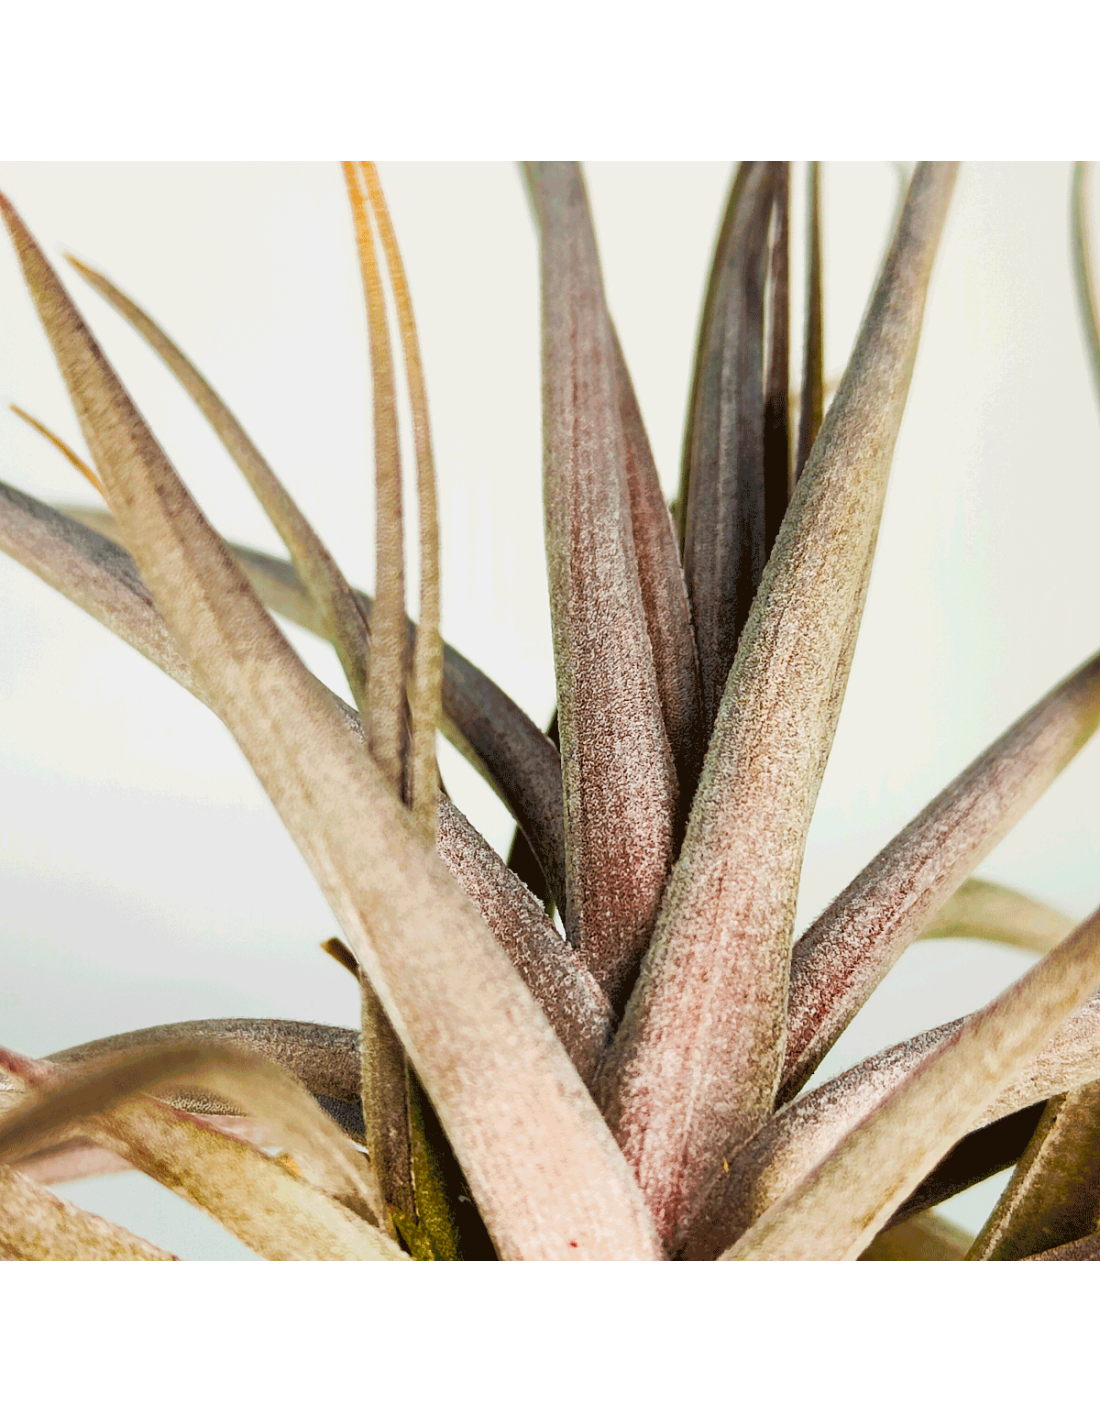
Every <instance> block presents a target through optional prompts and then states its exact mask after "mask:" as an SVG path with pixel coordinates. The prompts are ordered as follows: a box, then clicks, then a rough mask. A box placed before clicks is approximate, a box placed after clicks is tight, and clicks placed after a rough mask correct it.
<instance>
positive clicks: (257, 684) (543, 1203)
mask: <svg viewBox="0 0 1100 1422" xmlns="http://www.w3.org/2000/svg"><path fill="white" fill-rule="evenodd" d="M0 206H2V209H3V213H4V217H5V220H6V222H7V223H8V225H9V228H10V230H11V232H12V235H13V237H14V239H15V243H16V248H17V251H18V253H19V256H20V260H21V262H22V264H23V268H24V273H25V275H26V277H27V281H28V285H29V287H30V289H31V293H32V296H33V297H34V299H35V302H36V305H37V306H38V309H39V314H40V317H41V319H42V321H43V324H44V326H45V328H46V331H47V334H48V335H49V336H50V338H51V343H52V344H53V346H54V350H55V354H56V356H57V359H58V362H59V364H60V366H61V369H62V373H63V374H64V376H65V378H66V382H67V384H68V387H69V391H70V395H71V397H72V399H73V403H74V405H75V407H76V410H77V414H78V417H79V419H80V421H81V425H82V428H83V431H84V435H85V438H86V439H87V441H88V446H89V449H90V450H91V452H92V456H93V459H94V461H95V464H96V467H97V468H98V469H99V471H100V474H101V476H102V478H103V482H104V484H105V486H106V488H107V490H108V493H109V494H110V497H111V503H112V508H113V510H114V512H115V514H116V516H117V517H118V519H119V523H120V526H121V528H122V532H123V536H124V539H125V542H126V543H127V545H128V546H129V547H131V548H133V549H135V550H136V555H137V561H138V564H139V567H140V569H141V572H142V574H143V577H144V579H145V581H146V583H147V585H148V586H149V588H150V591H151V592H152V594H153V596H154V598H155V600H156V603H157V606H158V607H159V608H160V609H161V611H162V613H163V614H164V616H165V620H166V621H167V622H168V625H169V626H170V628H171V631H172V634H173V636H174V638H175V639H176V641H177V643H178V645H179V647H180V649H181V651H182V652H183V654H184V656H185V657H186V659H187V660H188V661H189V662H190V664H191V666H192V668H193V670H194V673H195V676H196V679H197V680H198V681H199V682H200V683H201V684H202V685H203V686H204V687H205V688H206V692H207V695H208V696H209V698H210V700H211V702H212V703H213V704H214V705H215V708H216V710H217V712H218V714H219V716H220V717H221V718H222V719H223V720H224V721H225V723H226V725H227V726H228V727H229V729H230V730H231V731H232V733H233V735H234V736H235V738H236V739H237V741H238V743H239V744H240V746H241V748H242V750H243V751H244V752H245V755H246V756H247V758H248V760H249V762H250V764H251V765H252V767H253V769H254V770H255V772H256V774H257V776H258V777H259V779H260V782H261V784H262V785H263V786H264V788H265V790H266V791H267V793H268V795H269V796H270V797H271V799H272V802H273V803H274V804H275V806H276V809H277V810H278V811H279V813H280V815H281V817H282V819H283V821H284V823H285V824H286V825H287V828H288V829H289V830H290V832H291V834H292V835H293V836H294V839H295V841H296V843H297V844H298V846H299V848H300V849H301V851H302V853H303V855H304V857H305V859H306V862H307V863H308V864H309V866H310V868H311V869H312V871H313V873H314V875H315V877H316V878H317V880H318V883H319V884H320V886H321V888H322V890H323V891H324V892H325V894H326V895H327V897H328V899H329V902H330V903H331V905H332V907H333V909H334V911H335V913H336V916H337V919H338V920H339V922H340V923H341V926H342V927H343V930H344V935H345V937H346V939H347V941H348V943H349V946H351V948H352V950H353V951H354V952H355V955H356V957H357V959H358V960H359V962H360V963H361V965H362V966H363V968H364V970H365V971H366V973H367V974H368V976H369V978H370V980H371V983H372V985H373V986H374V988H375V990H376V991H377V992H378V995H379V997H380V998H381V999H382V1003H383V1006H384V1007H385V1009H386V1014H387V1016H388V1017H389V1019H390V1021H391V1022H393V1023H394V1025H395V1026H396V1027H397V1029H398V1032H399V1034H400V1036H401V1038H402V1041H403V1043H404V1045H405V1047H406V1050H407V1051H408V1052H409V1055H410V1057H411V1058H412V1060H413V1063H414V1065H415V1067H416V1069H417V1072H418V1074H419V1076H420V1078H421V1080H422V1081H423V1082H424V1084H425V1086H426V1088H427V1090H428V1091H429V1093H430V1095H431V1098H432V1103H433V1105H434V1106H435V1108H436V1110H437V1112H438V1114H439V1117H440V1120H441V1122H442V1124H443V1127H444V1129H445V1130H446V1133H447V1136H448V1138H449V1139H450V1141H451V1143H452V1144H453V1146H454V1148H455V1152H456V1154H457V1156H458V1159H459V1161H460V1163H461V1164H462V1167H463V1169H464V1170H465V1172H466V1175H467V1178H468V1179H469V1182H470V1185H471V1187H472V1190H473V1193H474V1196H475V1198H476V1199H477V1202H478V1205H479V1208H480V1209H481V1212H482V1215H483V1217H484V1219H485V1221H486V1224H487V1226H488V1228H489V1230H490V1231H491V1233H492V1235H493V1238H494V1241H495V1243H496V1245H497V1247H498V1250H499V1252H500V1253H501V1254H502V1256H503V1257H506V1258H531V1259H535V1258H555V1259H585V1258H601V1259H610V1258H630V1259H638V1258H643V1259H644V1258H657V1257H660V1255H661V1249H660V1244H659V1242H658V1240H657V1238H656V1235H655V1232H654V1230H653V1224H652V1221H651V1219H650V1218H649V1216H648V1215H647V1212H646V1209H645V1206H644V1204H643V1202H642V1199H641V1196H640V1194H639V1193H638V1190H637V1186H636V1184H635V1182H634V1180H633V1178H632V1177H631V1174H630V1171H629V1168H628V1167H627V1165H626V1163H625V1162H624V1161H623V1158H622V1156H621V1154H620V1152H619V1151H618V1150H617V1149H616V1147H615V1143H614V1141H613V1139H612V1137H611V1135H610V1133H609V1132H608V1130H607V1128H606V1125H605V1123H604V1122H603V1120H602V1119H601V1117H600V1115H599V1112H598V1111H597V1110H596V1108H595V1106H594V1104H593V1102H592V1099H591V1097H590V1096H589V1094H588V1092H587V1091H586V1090H585V1088H584V1085H583V1084H582V1082H581V1081H580V1078H579V1077H578V1076H577V1074H576V1072H575V1070H574V1069H573V1067H572V1066H571V1064H570V1063H569V1060H568V1058H567V1056H566V1055H565V1052H564V1050H563V1049H562V1047H561V1044H560V1043H559V1042H558V1041H557V1038H556V1037H555V1036H554V1034H553V1031H552V1029H551V1027H550V1025H549V1023H548V1022H547V1020H546V1017H545V1016H544V1014H543V1013H542V1012H541V1010H540V1009H539V1008H538V1006H537V1004H536V1003H535V1002H534V999H533V998H532V997H531V995H530V993H529V992H528V991H527V989H526V987H525V986H524V985H523V983H522V981H521V980H520V979H519V977H518V975H517V974H516V972H515V969H514V968H513V967H512V965H511V964H510V963H509V962H508V960H507V958H506V957H505V955H504V953H503V952H502V950H501V948H500V946H499V945H498V944H497V942H496V940H495V939H494V938H493V937H492V935H491V933H490V932H489V930H488V929H487V928H486V926H485V924H484V922H483V920H482V919H481V917H480V915H479V914H478V912H477V909H476V908H475V907H474V905H473V904H471V903H470V901H469V899H468V898H467V897H466V895H465V894H464V893H463V892H462V890H461V889H459V887H458V886H457V885H456V884H455V883H454V882H453V880H452V879H451V878H450V876H449V874H448V872H447V870H446V869H445V868H444V866H443V864H442V863H441V861H440V860H439V858H438V856H437V855H436V854H435V850H434V847H432V846H428V845H425V844H423V842H422V840H421V839H420V837H419V835H418V834H417V833H416V831H415V829H414V826H413V824H412V822H411V820H410V817H409V814H408V811H407V810H406V809H405V808H404V806H402V805H401V804H400V803H399V802H398V801H397V800H396V799H395V797H394V796H393V794H392V793H391V792H390V790H389V788H388V786H387V785H386V783H385V782H384V780H383V778H382V776H381V774H380V772H379V770H378V768H377V767H376V766H374V764H373V763H372V762H371V761H370V759H369V758H367V757H365V756H364V755H363V754H362V748H361V745H360V742H359V741H358V739H357V738H356V736H355V734H354V732H353V730H352V729H351V727H350V726H349V724H348V722H347V720H346V719H345V717H344V715H343V713H342V712H341V711H340V710H339V709H338V706H337V704H336V702H335V698H331V697H329V696H326V694H325V693H324V692H323V691H322V690H321V689H320V687H319V685H318V684H317V683H316V681H315V679H314V678H312V677H311V676H310V675H309V673H308V672H307V671H306V669H305V668H304V667H303V666H302V665H301V663H300V661H299V660H298V658H297V657H296V656H295V655H294V653H293V652H292V650H291V649H290V648H289V647H288V645H287V643H286V641H285V639H284V638H283V637H282V635H281V633H280V632H279V631H278V629H277V628H276V626H275V624H274V623H273V622H272V621H271V619H270V617H269V616H268V614H267V613H265V612H264V610H263V608H262V607H261V606H260V604H259V602H258V601H257V600H256V598H255V596H254V594H253V593H252V591H251V589H250V587H249V586H248V584H247V582H246V581H245V579H244V577H243V574H241V573H240V572H239V570H238V569H237V567H236V565H235V564H234V562H233V560H232V557H231V555H230V553H229V551H228V549H227V548H226V547H225V545H224V544H223V543H222V542H221V540H220V539H219V538H218V536H217V534H216V533H215V532H214V530H213V529H212V528H211V527H210V525H209V524H208V523H207V522H206V520H205V519H204V518H203V517H202V515H201V513H200V512H199V510H198V509H197V508H196V506H195V505H194V503H193V501H192V500H191V498H190V496H189V495H188V493H187V491H186V489H185V488H184V486H183V485H182V483H181V482H180V480H179V477H178V475H177V474H176V473H175V471H174V470H173V469H172V467H171V465H170V464H169V463H168V461H167V459H166V458H165V456H164V454H163V451H162V450H161V449H160V447H159V445H157V443H156V441H155V439H154V438H153V436H152V434H151V433H150V432H149V430H148V428H147V426H146V425H145V424H144V421H143V420H142V419H141V417H140V415H139V414H138V412H137V411H136V409H135V408H134V407H133V405H132V403H131V402H130V400H129V397H128V396H127V394H126V392H125V391H124V389H123V388H122V386H121V384H120V383H119V381H118V378H117V376H116V375H115V374H114V372H113V370H111V368H110V366H109V365H108V364H107V362H106V360H105V359H104V357H103V356H102V354H101V352H100V351H99V348H98V346H97V345H96V344H95V342H94V340H93V339H92V337H91V336H90V334H89V333H88V331H87V329H86V327H85V326H84V323H83V321H82V320H81V318H80V316H79V314H78V313H77V311H76V309H75V307H73V305H72V303H71V302H70V300H69V298H68V296H67V294H66V293H65V291H64V289H63V288H62V287H61V285H60V283H59V282H58V281H57V278H56V277H55V276H54V274H53V272H52V271H51V270H50V268H49V265H48V264H47V263H46V261H45V259H44V257H43V256H42V254H41V252H40V251H39V250H38V248H37V247H36V246H35V244H34V242H33V240H32V239H31V237H30V235H29V234H28V233H27V232H26V229H25V228H24V227H23V226H22V224H21V223H20V222H19V220H18V218H17V216H16V215H15V213H14V210H13V209H12V208H11V207H10V205H9V204H7V203H2V204H0ZM375 651H376V652H377V639H376V645H375ZM441 1015H442V1016H444V1017H445V1019H446V1021H447V1026H448V1030H447V1032H446V1034H445V1035H444V1034H441V1033H440V1031H439V1021H440V1018H441ZM220 1144H221V1145H227V1144H228V1145H231V1144H233V1143H232V1142H225V1141H220Z"/></svg>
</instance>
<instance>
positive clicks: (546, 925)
mask: <svg viewBox="0 0 1100 1422" xmlns="http://www.w3.org/2000/svg"><path fill="white" fill-rule="evenodd" d="M84 513H85V514H86V515H87V516H88V520H89V526H88V527H85V526H82V525H81V524H79V523H77V522H75V521H74V520H73V519H70V518H68V517H66V516H65V515H63V514H61V513H58V512H57V511H55V510H53V509H51V508H50V507H49V506H48V505H46V504H42V503H39V501H38V500H37V499H33V498H31V497H30V496H29V495H27V494H23V493H21V492H20V491H19V490H17V489H11V488H9V487H8V486H7V485H6V484H0V548H2V549H3V550H4V551H5V552H7V553H9V554H11V555H12V556H13V557H16V558H18V559H19V561H20V562H22V563H23V564H24V565H25V566H27V567H28V568H30V569H31V571H32V572H35V573H36V574H37V575H38V576H39V577H41V578H43V579H44V580H45V581H46V582H48V583H49V584H50V585H51V586H52V587H54V588H56V589H57V590H58V591H59V592H61V593H63V594H64V595H65V596H66V597H68V598H70V599H71V600H72V601H74V602H76V603H77V604H78V605H79V606H80V607H82V608H83V609H84V610H85V611H86V612H89V613H90V614H91V615H92V616H93V617H95V618H97V619H98V620H99V621H100V622H102V623H103V624H104V625H105V626H107V627H109V628H110V630H111V631H113V632H115V633H116V635H118V636H120V637H122V638H123V640H125V641H127V642H129V643H130V645H131V646H133V647H135V648H136V649H137V650H138V651H139V652H141V653H142V654H143V655H144V656H146V657H148V658H149V660H150V661H152V662H154V663H155V664H156V665H157V666H159V667H160V668H161V669H162V670H163V671H166V672H167V673H168V675H169V676H171V677H172V678H173V679H174V680H176V681H177V682H179V683H180V684H181V685H182V686H184V687H186V689H187V690H188V691H190V692H191V693H192V694H193V695H195V696H198V697H199V698H200V700H203V701H204V702H206V703H207V704H209V701H208V699H207V696H206V693H205V691H204V690H203V688H202V687H201V686H199V684H198V682H197V681H196V679H195V677H194V675H193V674H192V672H191V669H190V667H189V666H188V665H187V663H186V662H185V661H184V660H183V658H182V657H181V655H180V653H179V650H178V648H177V647H176V644H175V642H174V640H173V639H172V637H171V634H170V633H169V632H168V629H167V627H166V626H165V624H164V620H163V618H162V617H161V616H160V614H159V613H158V612H157V610H156V608H155V607H154V606H153V600H152V597H151V596H150V594H149V591H148V589H147V588H146V587H145V584H144V583H143V582H142V581H141V577H140V574H139V573H138V571H137V567H136V565H135V564H134V561H133V559H132V558H131V557H130V555H129V554H128V553H125V552H123V550H122V549H121V547H119V545H118V544H117V543H115V542H113V541H110V540H108V539H106V538H103V537H101V536H100V535H99V534H97V533H95V532H92V531H91V526H92V525H95V524H98V523H100V522H101V520H100V519H99V517H98V516H96V517H95V518H93V517H92V515H91V513H90V512H89V511H87V510H85V511H84ZM102 521H105V523H106V524H107V525H108V526H109V527H110V528H111V529H112V530H113V531H115V532H117V525H116V524H115V522H114V520H113V519H112V518H111V516H110V515H109V514H108V515H104V516H103V520H102ZM238 551H239V550H238ZM255 556H256V557H257V558H259V557H260V556H261V555H258V554H257V555H255ZM272 561H273V562H274V561H276V560H272ZM278 566H279V567H280V568H284V569H287V570H289V571H290V573H291V575H292V576H294V577H295V580H296V575H294V574H293V570H292V569H290V565H289V564H287V563H282V562H279V563H278ZM297 586H298V588H299V590H300V589H301V584H300V583H297ZM471 670H473V669H471ZM475 675H476V676H477V677H480V676H481V674H480V673H475ZM317 685H318V687H319V688H320V687H321V684H320V683H317ZM321 690H322V694H323V695H325V696H326V697H327V698H329V699H330V700H331V701H332V702H333V704H334V705H335V706H336V707H337V708H338V709H339V710H340V712H341V714H342V715H343V716H344V718H345V720H346V721H347V724H348V725H349V727H350V728H351V730H352V732H353V734H355V735H356V736H357V737H360V738H361V737H362V725H361V723H360V722H359V720H358V718H357V717H356V716H355V714H354V712H352V711H351V709H350V708H349V707H347V706H345V705H344V703H343V702H341V701H340V700H339V699H338V698H337V697H335V696H333V695H332V693H331V692H329V691H328V689H327V688H321ZM494 690H495V688H494ZM498 695H499V697H500V698H501V699H503V700H506V699H507V698H504V694H503V692H499V693H498ZM517 714H518V715H522V713H521V712H517ZM531 729H532V730H535V728H534V727H533V726H532V728H531ZM536 734H538V735H539V736H540V737H541V738H542V740H543V741H546V744H547V745H548V746H549V748H550V750H551V752H552V753H553V755H554V758H555V760H556V759H557V752H556V751H555V750H554V748H553V746H552V744H551V743H550V742H549V741H548V740H547V738H546V737H545V736H542V733H541V732H536ZM560 790H561V782H560V779H559V780H558V792H559V796H560ZM559 803H560V799H559ZM437 849H438V851H439V854H440V856H441V858H442V859H443V862H444V863H445V864H446V865H447V867H448V868H449V869H450V871H451V873H452V874H453V875H454V876H455V878H456V879H457V880H458V882H459V883H460V884H461V885H462V887H463V889H465V891H466V892H467V893H468V894H469V896H470V897H471V898H472V899H473V901H474V902H475V903H476V904H477V906H478V909H479V910H480V912H481V915H482V917H483V918H484V919H485V920H486V922H487V923H488V924H489V926H490V928H491V929H492V931H493V933H494V935H495V936H496V937H497V940H498V942H500V943H501V945H502V946H503V947H504V949H505V951H506V952H507V954H508V956H509V958H510V959H511V960H512V962H513V963H514V964H515V966H516V968H517V969H518V971H519V973H520V975H521V976H522V977H523V980H524V982H525V983H526V984H527V986H528V987H529V989H530V990H531V992H532V993H533V994H534V996H535V998H536V1000H537V1001H538V1002H539V1004H540V1005H541V1006H542V1008H543V1010H544V1011H545V1012H546V1014H547V1016H548V1017H549V1019H550V1021H551V1023H552V1024H553V1027H554V1030H555V1031H556V1033H557V1034H558V1036H559V1037H560V1038H561V1040H562V1042H563V1043H564V1045H565V1048H566V1051H567V1052H568V1053H569V1056H570V1058H571V1060H572V1061H573V1063H574V1065H575V1066H576V1067H577V1070H578V1071H579V1072H580V1073H581V1076H582V1077H583V1078H584V1080H585V1081H586V1082H591V1080H592V1076H593V1073H594V1071H595V1067H596V1062H597V1059H598V1057H599V1056H600V1054H601V1053H602V1051H603V1048H604V1046H605V1043H606V1036H607V1031H608V1026H609V1023H610V1015H611V1008H610V1004H609V1003H608V1001H607V998H606V996H605V994H604V993H603V991H602V989H601V988H600V987H599V985H598V984H597V982H596V980H595V978H594V977H593V976H592V974H591V973H590V972H589V970H588V969H587V968H586V967H585V966H584V965H583V964H582V963H581V962H580V960H579V958H578V957H577V955H576V954H575V953H574V952H573V950H572V949H571V948H570V947H569V946H568V945H567V944H565V943H563V942H562V939H561V938H560V937H559V935H558V934H557V933H556V932H555V930H554V928H553V925H552V924H551V922H550V920H549V919H548V918H547V917H546V915H545V913H543V912H542V911H541V909H540V908H539V906H538V905H537V904H536V903H534V902H533V901H532V900H531V898H530V896H529V895H528V894H527V893H526V892H525V890H524V889H523V886H522V885H521V884H520V883H519V881H518V880H517V879H516V878H515V876H514V875H513V874H512V873H511V872H510V871H508V870H507V869H506V868H505V866H504V864H503V863H502V862H501V860H500V858H499V856H498V855H497V854H496V853H495V852H494V851H493V850H492V849H491V848H490V847H489V845H487V844H486V842H485V841H484V840H483V839H482V837H481V836H480V835H479V834H478V833H477V831H476V830H475V829H474V828H473V826H472V825H471V824H470V823H469V822H468V821H467V820H466V818H465V817H464V816H463V815H462V813H461V812H460V811H459V810H458V809H457V808H456V807H455V806H454V805H452V804H451V803H450V801H448V800H446V799H442V800H441V801H440V808H439V826H438V834H437ZM352 1040H353V1041H355V1042H356V1044H357V1042H358V1038H357V1036H355V1034H352ZM355 1049H356V1051H358V1045H356V1048H355ZM356 1083H357V1084H356V1092H355V1098H354V1099H355V1101H358V1074H356ZM357 1109H358V1108H357Z"/></svg>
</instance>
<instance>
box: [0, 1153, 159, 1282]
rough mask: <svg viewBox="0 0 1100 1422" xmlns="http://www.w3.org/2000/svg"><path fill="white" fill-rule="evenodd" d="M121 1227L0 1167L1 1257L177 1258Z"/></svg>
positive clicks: (25, 1177)
mask: <svg viewBox="0 0 1100 1422" xmlns="http://www.w3.org/2000/svg"><path fill="white" fill-rule="evenodd" d="M175 1257H176V1256H175V1255H174V1254H169V1253H168V1252H167V1250H164V1249H158V1248H157V1246H156V1245H155V1244H150V1243H149V1241H148V1240H146V1239H140V1238H139V1237H138V1236H137V1235H136V1234H131V1233H130V1231H129V1230H128V1229H123V1227H122V1226H121V1225H117V1224H112V1223H111V1222H110V1221H109V1220H105V1219H101V1218H100V1216H99V1215H93V1214H90V1213H89V1212H88V1211H87V1210H82V1209H81V1208H80V1207H79V1205H74V1204H72V1202H71V1201H69V1200H62V1199H59V1198H58V1196H57V1195H54V1194H52V1193H51V1192H50V1191H49V1190H46V1189H44V1188H43V1187H42V1186H41V1185H38V1184H36V1183H35V1182H34V1181H33V1180H30V1179H28V1178H27V1176H26V1175H24V1174H22V1173H21V1172H20V1171H18V1170H12V1169H11V1168H10V1167H9V1166H5V1165H0V1259H65V1260H114V1261H116V1262H122V1263H133V1262H135V1261H138V1260H149V1261H161V1260H169V1259H175Z"/></svg>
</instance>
